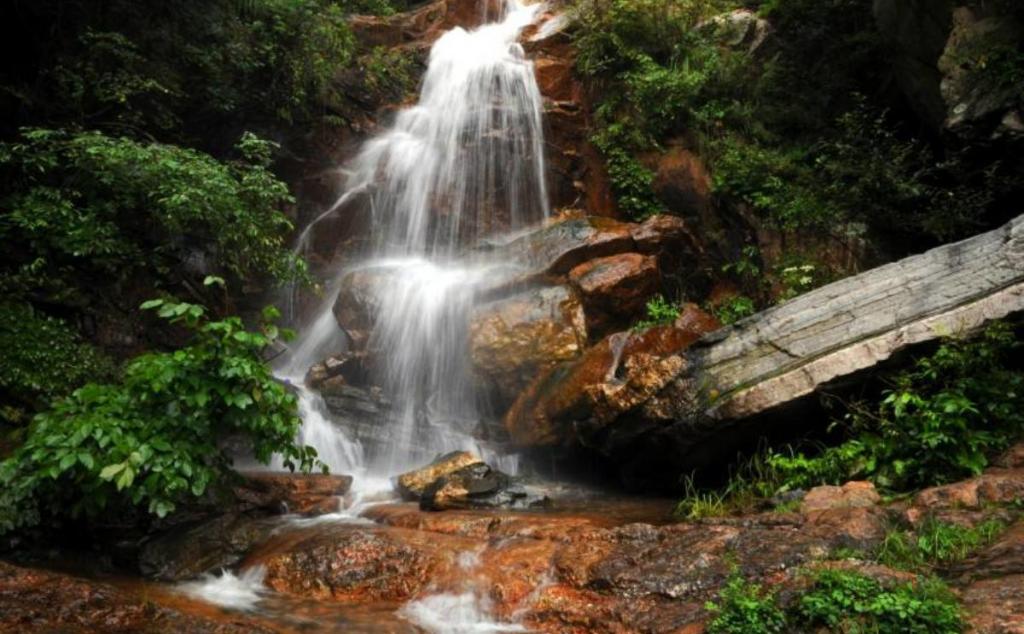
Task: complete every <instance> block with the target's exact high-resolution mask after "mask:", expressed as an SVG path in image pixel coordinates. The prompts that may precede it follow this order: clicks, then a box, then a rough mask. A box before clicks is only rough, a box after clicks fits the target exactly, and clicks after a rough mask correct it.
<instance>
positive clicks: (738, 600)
mask: <svg viewBox="0 0 1024 634" xmlns="http://www.w3.org/2000/svg"><path fill="white" fill-rule="evenodd" d="M705 607H706V608H707V610H708V611H709V612H711V613H712V614H714V615H715V617H714V618H713V619H712V620H711V622H710V623H709V624H708V629H707V631H708V634H777V633H781V632H784V631H786V614H785V613H784V612H783V611H782V609H781V608H780V607H779V605H778V603H777V602H776V600H775V595H774V594H772V593H771V592H768V591H766V590H764V589H763V588H762V587H761V586H760V585H758V584H756V583H751V582H749V581H747V580H746V579H744V578H743V577H742V576H741V575H740V574H739V573H738V572H734V573H733V574H732V576H731V577H730V578H729V580H728V581H727V582H726V584H725V586H724V587H723V588H722V589H721V591H720V592H719V594H718V599H717V601H710V602H708V603H707V605H706V606H705Z"/></svg>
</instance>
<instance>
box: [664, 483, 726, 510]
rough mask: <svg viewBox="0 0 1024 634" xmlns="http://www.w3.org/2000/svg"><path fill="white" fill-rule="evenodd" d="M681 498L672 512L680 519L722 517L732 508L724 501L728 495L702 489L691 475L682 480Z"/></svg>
mask: <svg viewBox="0 0 1024 634" xmlns="http://www.w3.org/2000/svg"><path fill="white" fill-rule="evenodd" d="M683 486H684V491H683V499H681V500H680V501H679V503H678V504H676V507H675V509H674V510H673V511H672V514H673V515H674V516H675V517H676V518H677V519H681V520H697V519H702V518H705V517H722V516H724V515H728V514H729V512H730V511H731V510H732V509H731V507H730V506H729V505H727V504H726V501H727V500H729V498H728V496H727V495H726V494H724V493H720V492H718V491H702V490H700V489H698V488H697V486H696V485H695V484H694V482H693V477H692V476H691V477H687V478H686V479H685V480H684V481H683Z"/></svg>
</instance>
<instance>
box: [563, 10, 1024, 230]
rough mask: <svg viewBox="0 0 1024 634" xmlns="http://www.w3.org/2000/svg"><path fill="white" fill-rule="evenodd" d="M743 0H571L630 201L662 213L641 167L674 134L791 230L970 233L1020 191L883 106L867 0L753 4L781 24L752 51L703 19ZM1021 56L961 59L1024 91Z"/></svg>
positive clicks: (748, 201) (731, 191)
mask: <svg viewBox="0 0 1024 634" xmlns="http://www.w3.org/2000/svg"><path fill="white" fill-rule="evenodd" d="M737 4H738V3H732V2H728V1H726V0H694V1H687V0H644V1H643V2H632V1H628V0H611V1H598V0H578V1H577V3H576V8H575V11H576V15H577V22H576V30H575V32H574V38H575V45H576V49H577V52H578V56H577V63H578V68H579V70H580V71H581V73H582V74H583V75H584V76H586V77H588V78H590V81H591V82H593V83H594V84H595V85H596V86H597V89H596V90H595V94H598V95H600V96H601V97H600V101H599V102H598V104H597V107H596V109H595V112H594V115H595V116H594V120H595V124H596V133H595V135H594V141H595V144H596V145H597V146H598V148H599V149H600V150H601V151H602V152H603V153H604V155H605V158H606V161H607V164H608V169H609V175H610V180H611V184H612V189H613V191H614V193H615V195H616V199H617V200H618V202H619V206H620V207H621V208H622V210H623V211H625V212H627V213H628V214H631V215H633V216H635V217H643V216H645V215H649V214H652V213H658V212H661V211H663V210H664V205H663V204H662V203H661V201H659V200H658V199H657V197H656V196H655V195H654V193H653V191H652V188H651V186H652V183H653V174H652V172H651V170H650V169H649V167H648V166H649V165H651V164H652V159H651V156H652V155H653V154H655V153H656V152H658V151H659V150H660V149H661V148H660V144H661V142H663V141H664V140H665V139H666V138H669V137H672V136H678V137H685V138H686V139H687V140H688V142H689V143H690V144H691V145H695V146H696V147H697V148H699V150H700V153H701V156H702V158H704V159H705V161H706V162H707V163H708V166H709V167H710V169H711V173H712V181H713V191H714V192H715V193H716V194H717V195H718V198H719V200H720V201H722V202H723V203H724V204H735V203H744V204H745V205H747V206H749V207H750V208H752V209H753V210H754V211H755V212H757V214H758V215H759V216H761V217H762V218H763V219H765V220H766V221H768V222H769V223H771V224H774V225H775V226H777V227H780V228H782V229H785V230H798V229H809V230H814V231H829V230H835V229H836V228H837V227H843V226H850V225H851V224H852V223H857V224H858V226H859V225H860V224H861V223H863V224H864V225H866V226H867V227H868V228H869V229H870V230H872V231H879V232H886V233H887V234H894V235H913V236H915V237H917V236H919V235H920V234H925V235H926V236H929V237H931V239H932V240H948V239H953V238H957V237H963V236H965V235H967V234H969V233H972V232H974V231H976V230H977V228H978V227H979V226H982V225H983V224H984V223H985V221H986V218H987V217H988V215H987V214H989V212H990V211H991V210H992V209H993V207H994V205H996V204H997V203H998V201H999V200H1000V198H1001V197H1002V196H1005V195H1006V194H1005V192H1007V191H1010V190H1012V189H1013V188H1014V187H1020V186H1021V180H1020V178H1019V176H1017V175H1014V174H1012V173H1011V172H1009V171H1008V170H1006V169H1004V168H1003V167H1002V166H1001V165H1000V164H999V163H998V162H996V160H995V159H993V158H983V159H981V160H979V159H978V158H977V156H974V157H973V158H972V157H971V149H970V148H967V149H960V150H944V149H942V148H938V147H936V146H935V145H934V144H933V143H931V142H930V141H929V140H927V139H922V138H917V137H915V136H914V135H913V134H912V133H911V132H910V131H911V130H915V129H916V128H917V126H916V125H903V122H902V121H900V120H899V119H897V117H895V116H892V115H891V114H890V112H889V111H888V110H887V108H888V107H889V106H890V105H891V104H890V103H889V101H888V97H887V96H886V95H885V94H882V93H880V91H879V90H878V87H879V86H882V85H885V84H886V78H885V76H883V75H881V74H880V71H881V69H886V68H889V67H890V66H891V64H889V63H888V60H886V59H885V55H886V53H885V51H884V48H883V47H882V45H881V43H880V41H879V37H878V31H877V27H876V25H875V23H874V20H873V19H872V10H871V0H829V1H827V2H822V1H820V0H787V1H785V2H782V1H776V0H773V1H770V2H768V1H765V2H760V3H746V5H747V6H753V5H757V4H759V5H760V7H759V8H760V13H761V15H763V16H766V17H767V18H769V20H770V22H771V25H772V30H773V33H772V35H771V36H770V38H771V42H770V43H769V44H766V45H765V46H764V47H762V50H758V51H755V52H754V53H750V52H748V51H747V50H746V49H745V48H744V46H743V45H738V46H734V45H732V44H730V43H729V40H730V33H729V32H728V27H727V26H726V27H724V28H723V26H721V25H720V23H716V22H715V21H714V20H713V19H711V20H709V19H708V18H709V16H712V15H715V14H721V13H724V12H725V11H728V10H730V9H733V8H735V7H736V5H737ZM1021 59H1022V58H1021V53H1020V51H1018V50H1016V49H1014V48H1013V47H1012V46H1011V47H1002V48H999V47H987V48H986V49H985V50H984V51H981V52H979V53H977V54H974V55H973V56H972V57H971V60H973V62H969V63H968V62H965V63H967V64H968V65H969V64H970V63H973V64H975V65H977V66H978V67H979V68H981V67H984V68H985V69H987V70H986V71H985V72H988V73H991V74H992V75H993V76H996V77H999V79H998V81H997V83H1001V85H1007V86H1020V85H1024V82H1020V81H1015V80H1016V78H1018V76H1020V75H1021V72H1020V71H1021V69H1022V68H1024V64H1022V63H1020V62H1021ZM808 78H812V79H813V81H808ZM865 95H868V96H865ZM975 154H977V152H975Z"/></svg>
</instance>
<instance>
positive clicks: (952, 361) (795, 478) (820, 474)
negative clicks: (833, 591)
mask: <svg viewBox="0 0 1024 634" xmlns="http://www.w3.org/2000/svg"><path fill="white" fill-rule="evenodd" d="M1019 349H1020V344H1019V342H1018V341H1017V340H1016V337H1015V335H1014V332H1013V330H1012V329H1010V328H1009V327H1008V326H1006V325H996V326H993V327H990V328H989V329H987V330H986V331H985V332H984V333H983V334H982V335H981V336H980V337H979V338H977V339H974V340H969V341H965V340H958V339H950V340H947V341H946V342H945V343H943V344H942V345H941V346H940V347H939V349H938V350H937V351H936V352H935V353H934V354H932V355H931V356H927V357H924V358H921V359H918V360H917V361H916V362H915V363H914V365H913V367H911V368H910V369H908V370H906V371H903V372H900V373H898V374H897V375H895V377H893V379H892V380H891V387H890V388H889V389H888V390H886V391H885V393H884V395H883V398H882V399H881V401H880V402H878V403H877V404H864V403H860V404H853V406H852V408H851V410H850V413H849V415H848V416H847V418H846V420H845V422H844V425H845V427H846V433H847V435H848V440H846V441H845V442H843V443H841V444H839V445H837V446H834V447H829V448H827V449H825V450H824V451H822V452H821V453H820V454H818V455H814V456H811V457H809V456H807V455H805V454H803V453H800V452H796V453H793V454H791V455H787V454H784V453H780V454H776V455H775V456H773V457H772V458H771V459H770V462H771V465H772V467H773V468H775V469H776V470H778V472H779V474H780V477H781V479H782V481H783V482H784V483H785V486H787V487H790V488H795V487H806V486H814V485H817V484H822V483H832V484H841V483H842V482H845V481H847V480H851V479H864V478H866V479H870V480H872V481H873V482H874V483H875V484H877V485H878V486H880V487H882V488H884V489H888V490H896V491H907V490H913V489H915V488H919V487H924V486H930V485H934V484H942V483H946V482H952V481H954V480H958V479H961V478H964V477H968V476H971V475H977V474H978V473H980V472H981V471H982V469H984V468H985V467H986V466H988V461H989V458H990V457H991V456H992V455H993V454H994V453H996V452H998V451H1000V450H1002V449H1004V448H1006V447H1007V446H1008V445H1009V443H1010V442H1011V441H1013V440H1014V439H1016V438H1018V437H1020V435H1021V434H1022V433H1024V374H1021V372H1020V369H1019V368H1017V367H1014V365H1013V364H1014V362H1015V359H1016V358H1017V354H1016V353H1017V351H1018V350H1019Z"/></svg>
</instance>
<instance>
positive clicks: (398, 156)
mask: <svg viewBox="0 0 1024 634" xmlns="http://www.w3.org/2000/svg"><path fill="white" fill-rule="evenodd" d="M539 9H540V5H537V4H534V5H524V4H521V3H520V2H519V0H507V3H506V5H505V8H504V11H503V15H502V16H500V18H499V21H496V22H493V23H489V24H485V25H483V26H481V27H479V28H477V29H475V30H471V31H467V30H464V29H462V28H454V29H452V30H451V31H449V32H447V33H446V34H444V35H443V36H442V37H441V38H439V39H438V40H437V42H436V43H435V44H434V46H433V48H432V49H431V52H430V58H429V61H428V67H427V71H426V75H425V77H424V80H423V84H422V90H421V94H420V99H419V102H418V103H417V104H416V105H414V106H412V107H409V108H407V109H404V110H402V111H400V112H399V113H398V114H397V116H396V119H395V122H394V124H393V125H392V126H391V127H390V128H389V129H387V130H386V131H384V132H383V133H381V134H380V135H378V136H376V137H375V138H372V139H370V140H369V141H368V142H366V143H365V144H364V146H363V148H362V150H361V151H360V153H359V154H358V156H357V157H356V158H355V159H354V160H353V161H352V162H351V164H350V165H348V166H347V172H348V177H347V180H346V185H345V192H346V193H345V194H344V195H343V196H342V198H341V199H340V200H339V201H338V203H336V204H335V205H334V207H333V208H332V209H331V210H328V211H327V212H325V214H322V215H321V217H323V216H325V215H328V214H329V213H333V212H334V210H337V211H338V213H342V212H344V210H345V206H346V205H347V204H349V203H350V201H352V200H353V199H354V192H359V193H360V197H359V201H360V203H361V204H364V205H368V207H369V209H370V213H371V216H372V224H371V241H370V243H371V245H372V246H371V252H370V253H369V254H367V257H366V259H365V260H364V261H363V262H362V263H361V264H359V265H358V266H357V267H356V268H357V269H359V270H364V271H376V272H384V273H385V275H383V276H381V279H383V280H385V281H384V282H382V283H379V284H378V285H377V287H376V288H375V289H374V293H375V295H376V311H375V313H376V314H375V315H374V316H373V318H374V323H373V327H372V330H371V332H372V335H371V337H370V339H369V341H368V343H367V349H368V350H370V351H371V354H372V355H373V356H374V358H375V359H377V360H378V363H377V366H378V371H377V375H376V376H375V377H374V378H375V383H377V384H378V385H379V386H380V387H381V388H382V389H383V392H384V394H386V395H387V397H388V398H389V399H390V401H391V403H392V412H391V413H390V414H391V415H390V420H392V421H393V422H392V428H389V429H388V441H387V443H386V446H383V447H378V448H375V449H374V450H372V451H365V450H364V448H363V447H362V446H361V445H360V444H359V443H358V442H355V441H352V440H349V439H348V438H347V437H346V435H345V433H344V431H342V430H339V429H337V428H336V427H335V426H333V425H332V424H331V423H330V421H329V420H328V418H327V416H326V415H325V408H324V405H323V401H322V399H320V397H319V396H318V395H316V394H315V393H313V392H312V391H310V390H307V389H305V388H300V389H299V392H298V393H299V396H300V398H301V400H302V414H303V419H304V427H303V431H302V435H301V438H300V440H301V441H302V442H304V443H307V444H310V445H312V446H314V447H316V448H317V450H318V452H319V454H320V456H321V458H322V459H323V460H324V461H325V462H326V463H327V464H328V466H330V467H331V469H332V470H334V471H337V472H341V473H356V474H358V473H366V472H367V470H369V471H371V472H373V473H376V474H378V475H388V474H393V473H396V472H398V471H400V470H402V469H406V468H410V467H415V466H419V464H422V462H423V461H424V460H426V459H429V458H432V457H433V456H434V455H436V454H437V453H439V452H441V451H445V450H451V449H456V448H467V449H476V450H478V451H479V450H480V448H479V446H478V445H477V443H476V441H475V439H474V432H475V431H476V428H477V427H478V425H479V419H480V412H479V411H478V406H477V402H476V396H475V394H474V390H473V383H472V376H471V372H470V367H469V351H468V324H469V316H470V314H471V312H472V308H473V305H474V302H475V296H476V293H477V289H478V288H479V287H480V286H481V285H482V284H484V283H487V282H489V281H493V279H494V278H495V277H496V276H497V275H499V274H500V273H501V271H502V268H503V266H504V267H505V268H507V266H506V265H503V264H501V263H485V262H480V261H474V260H472V259H470V258H468V257H465V256H462V255H460V253H461V252H462V251H463V249H464V248H465V247H466V246H467V245H472V244H473V243H474V242H475V241H478V240H479V239H481V238H484V237H487V236H491V235H493V234H495V233H498V232H503V231H511V230H515V229H519V228H522V227H524V226H526V225H527V224H529V223H533V222H537V221H540V220H542V219H543V218H545V217H547V215H548V213H549V209H548V203H547V191H546V188H545V181H544V158H543V130H542V116H541V114H542V110H541V107H542V104H541V96H540V92H539V90H538V87H537V83H536V80H535V78H534V70H533V65H532V63H531V62H530V61H529V60H527V59H526V57H525V54H524V52H523V49H522V47H521V46H520V45H519V43H518V42H517V40H518V37H519V34H520V32H521V31H522V29H523V28H524V27H526V26H527V25H529V24H530V23H531V22H532V21H533V20H534V19H535V17H536V15H537V12H538V10H539ZM310 231H311V229H310V228H307V229H306V231H304V232H303V235H302V242H303V243H305V242H307V241H308V239H309V235H310ZM331 303H332V302H327V303H325V305H324V307H323V308H322V310H321V312H320V314H319V316H318V317H317V318H316V319H315V320H314V322H313V324H312V325H311V327H309V328H307V329H305V331H304V332H303V333H302V337H301V339H300V341H299V343H298V345H297V346H296V348H295V349H294V352H293V353H292V354H291V355H290V357H289V359H288V360H287V363H286V364H285V365H284V366H282V367H281V368H279V375H281V376H284V377H287V378H288V379H289V380H291V381H292V382H294V383H297V384H299V383H301V381H302V376H303V375H304V373H305V371H306V370H307V369H308V368H309V366H310V365H312V364H313V363H315V362H317V361H319V360H320V359H322V358H323V357H324V356H325V354H326V353H327V351H329V350H330V349H331V348H332V346H335V345H336V344H335V342H334V340H335V338H336V337H337V335H338V334H339V331H338V328H337V325H336V324H335V323H334V317H333V315H332V314H331ZM499 466H501V467H504V468H506V469H507V468H513V469H514V464H513V463H510V462H508V461H506V462H504V463H503V464H499Z"/></svg>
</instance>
